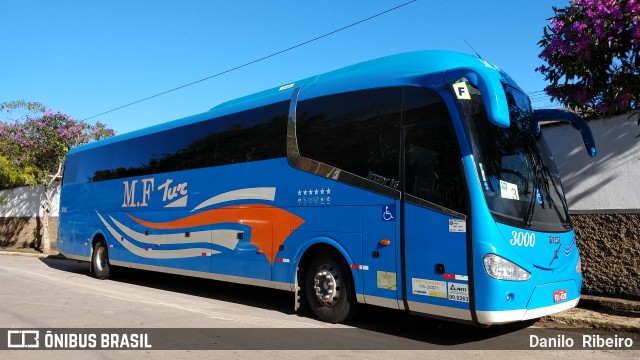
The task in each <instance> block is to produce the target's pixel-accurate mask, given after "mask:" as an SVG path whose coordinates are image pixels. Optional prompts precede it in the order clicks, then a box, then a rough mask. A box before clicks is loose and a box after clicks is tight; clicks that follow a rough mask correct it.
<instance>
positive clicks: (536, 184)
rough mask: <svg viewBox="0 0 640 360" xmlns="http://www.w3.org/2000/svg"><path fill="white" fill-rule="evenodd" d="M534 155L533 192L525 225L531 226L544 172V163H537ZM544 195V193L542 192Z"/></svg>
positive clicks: (526, 211) (526, 213)
mask: <svg viewBox="0 0 640 360" xmlns="http://www.w3.org/2000/svg"><path fill="white" fill-rule="evenodd" d="M533 158H534V157H533V156H531V159H532V163H533V174H534V175H533V194H531V199H529V204H527V209H526V210H525V212H524V219H523V220H524V226H526V227H529V226H531V222H532V221H533V211H534V210H535V208H536V201H537V199H538V192H540V183H541V182H542V177H543V176H544V175H543V172H542V165H539V164H537V163H536V161H535V160H533ZM540 196H542V194H540Z"/></svg>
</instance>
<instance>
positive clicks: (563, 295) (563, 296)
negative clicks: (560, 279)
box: [553, 289, 567, 302]
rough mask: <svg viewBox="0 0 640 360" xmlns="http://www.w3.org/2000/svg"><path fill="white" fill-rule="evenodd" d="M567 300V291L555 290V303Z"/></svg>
mask: <svg viewBox="0 0 640 360" xmlns="http://www.w3.org/2000/svg"><path fill="white" fill-rule="evenodd" d="M565 300H567V290H566V289H562V290H554V292H553V302H561V301H565Z"/></svg>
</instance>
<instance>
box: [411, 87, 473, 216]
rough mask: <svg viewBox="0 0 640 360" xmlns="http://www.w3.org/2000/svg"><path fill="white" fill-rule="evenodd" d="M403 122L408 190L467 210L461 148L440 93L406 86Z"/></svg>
mask: <svg viewBox="0 0 640 360" xmlns="http://www.w3.org/2000/svg"><path fill="white" fill-rule="evenodd" d="M402 123H403V128H404V131H405V174H406V175H405V192H406V193H408V194H410V195H413V196H415V197H418V198H420V199H423V200H426V201H429V202H431V203H434V204H437V205H440V206H443V207H445V208H448V209H451V210H455V211H457V212H460V213H465V212H466V210H465V193H466V191H465V188H464V186H463V178H462V174H461V171H460V151H459V148H458V145H457V141H456V139H455V136H454V134H453V127H452V124H451V118H450V117H449V112H448V111H447V107H446V106H445V104H444V102H443V101H442V99H441V98H440V96H439V95H438V94H437V93H435V92H432V91H428V90H426V89H423V88H406V89H405V95H404V101H403V113H402Z"/></svg>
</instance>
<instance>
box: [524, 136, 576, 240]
mask: <svg viewBox="0 0 640 360" xmlns="http://www.w3.org/2000/svg"><path fill="white" fill-rule="evenodd" d="M534 141H535V140H533V139H531V140H529V141H527V143H528V145H527V146H525V149H526V150H527V152H528V154H529V156H530V158H531V163H532V165H533V171H534V183H533V194H532V196H531V199H530V200H529V204H528V205H527V209H526V210H525V213H524V219H523V221H524V225H525V226H526V227H529V226H531V223H532V221H533V212H534V210H535V207H536V201H537V200H538V195H539V196H540V199H541V203H540V205H542V207H543V208H544V206H545V203H546V202H548V203H549V208H552V209H554V210H555V211H556V213H557V214H558V218H559V219H560V220H561V223H562V225H563V226H564V227H565V228H567V227H568V226H570V222H569V213H568V210H567V209H568V206H567V203H566V202H565V199H564V196H563V195H562V193H561V192H560V190H558V187H557V185H556V183H555V181H553V180H551V179H550V177H552V175H551V172H550V171H549V167H548V166H546V165H545V164H544V161H543V160H542V156H541V155H540V152H539V151H537V147H536V146H535V145H534V144H532V142H534ZM549 182H551V183H552V185H553V188H554V190H555V192H556V194H557V195H558V197H559V198H560V201H561V203H562V207H563V210H564V216H563V215H561V214H560V211H559V209H558V206H557V205H556V204H555V202H554V201H553V197H552V196H551V189H550V188H549Z"/></svg>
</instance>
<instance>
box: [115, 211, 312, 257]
mask: <svg viewBox="0 0 640 360" xmlns="http://www.w3.org/2000/svg"><path fill="white" fill-rule="evenodd" d="M127 215H128V216H129V217H130V218H131V219H132V220H133V221H135V222H137V223H138V224H140V225H142V226H145V227H148V228H151V229H160V230H174V229H184V228H190V227H196V226H204V225H214V224H221V223H236V224H242V225H246V226H249V227H251V244H253V245H254V246H256V247H257V248H258V249H260V250H262V251H264V255H265V256H266V257H267V259H268V260H269V262H270V263H271V265H273V261H274V259H275V257H276V253H277V252H278V249H279V247H280V245H282V243H283V242H284V241H285V240H286V238H287V237H289V235H291V233H292V232H293V231H295V229H297V228H298V227H299V226H300V225H302V224H303V223H304V220H303V219H301V218H299V217H298V216H296V215H294V214H292V213H290V212H288V211H285V210H282V209H280V208H277V207H274V206H269V205H263V204H250V205H242V206H232V207H226V208H221V209H212V210H207V211H203V212H201V213H198V214H194V215H190V216H187V217H184V218H181V219H176V220H172V221H167V222H161V223H156V222H150V221H145V220H142V219H138V218H136V217H134V216H131V215H129V214H127Z"/></svg>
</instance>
